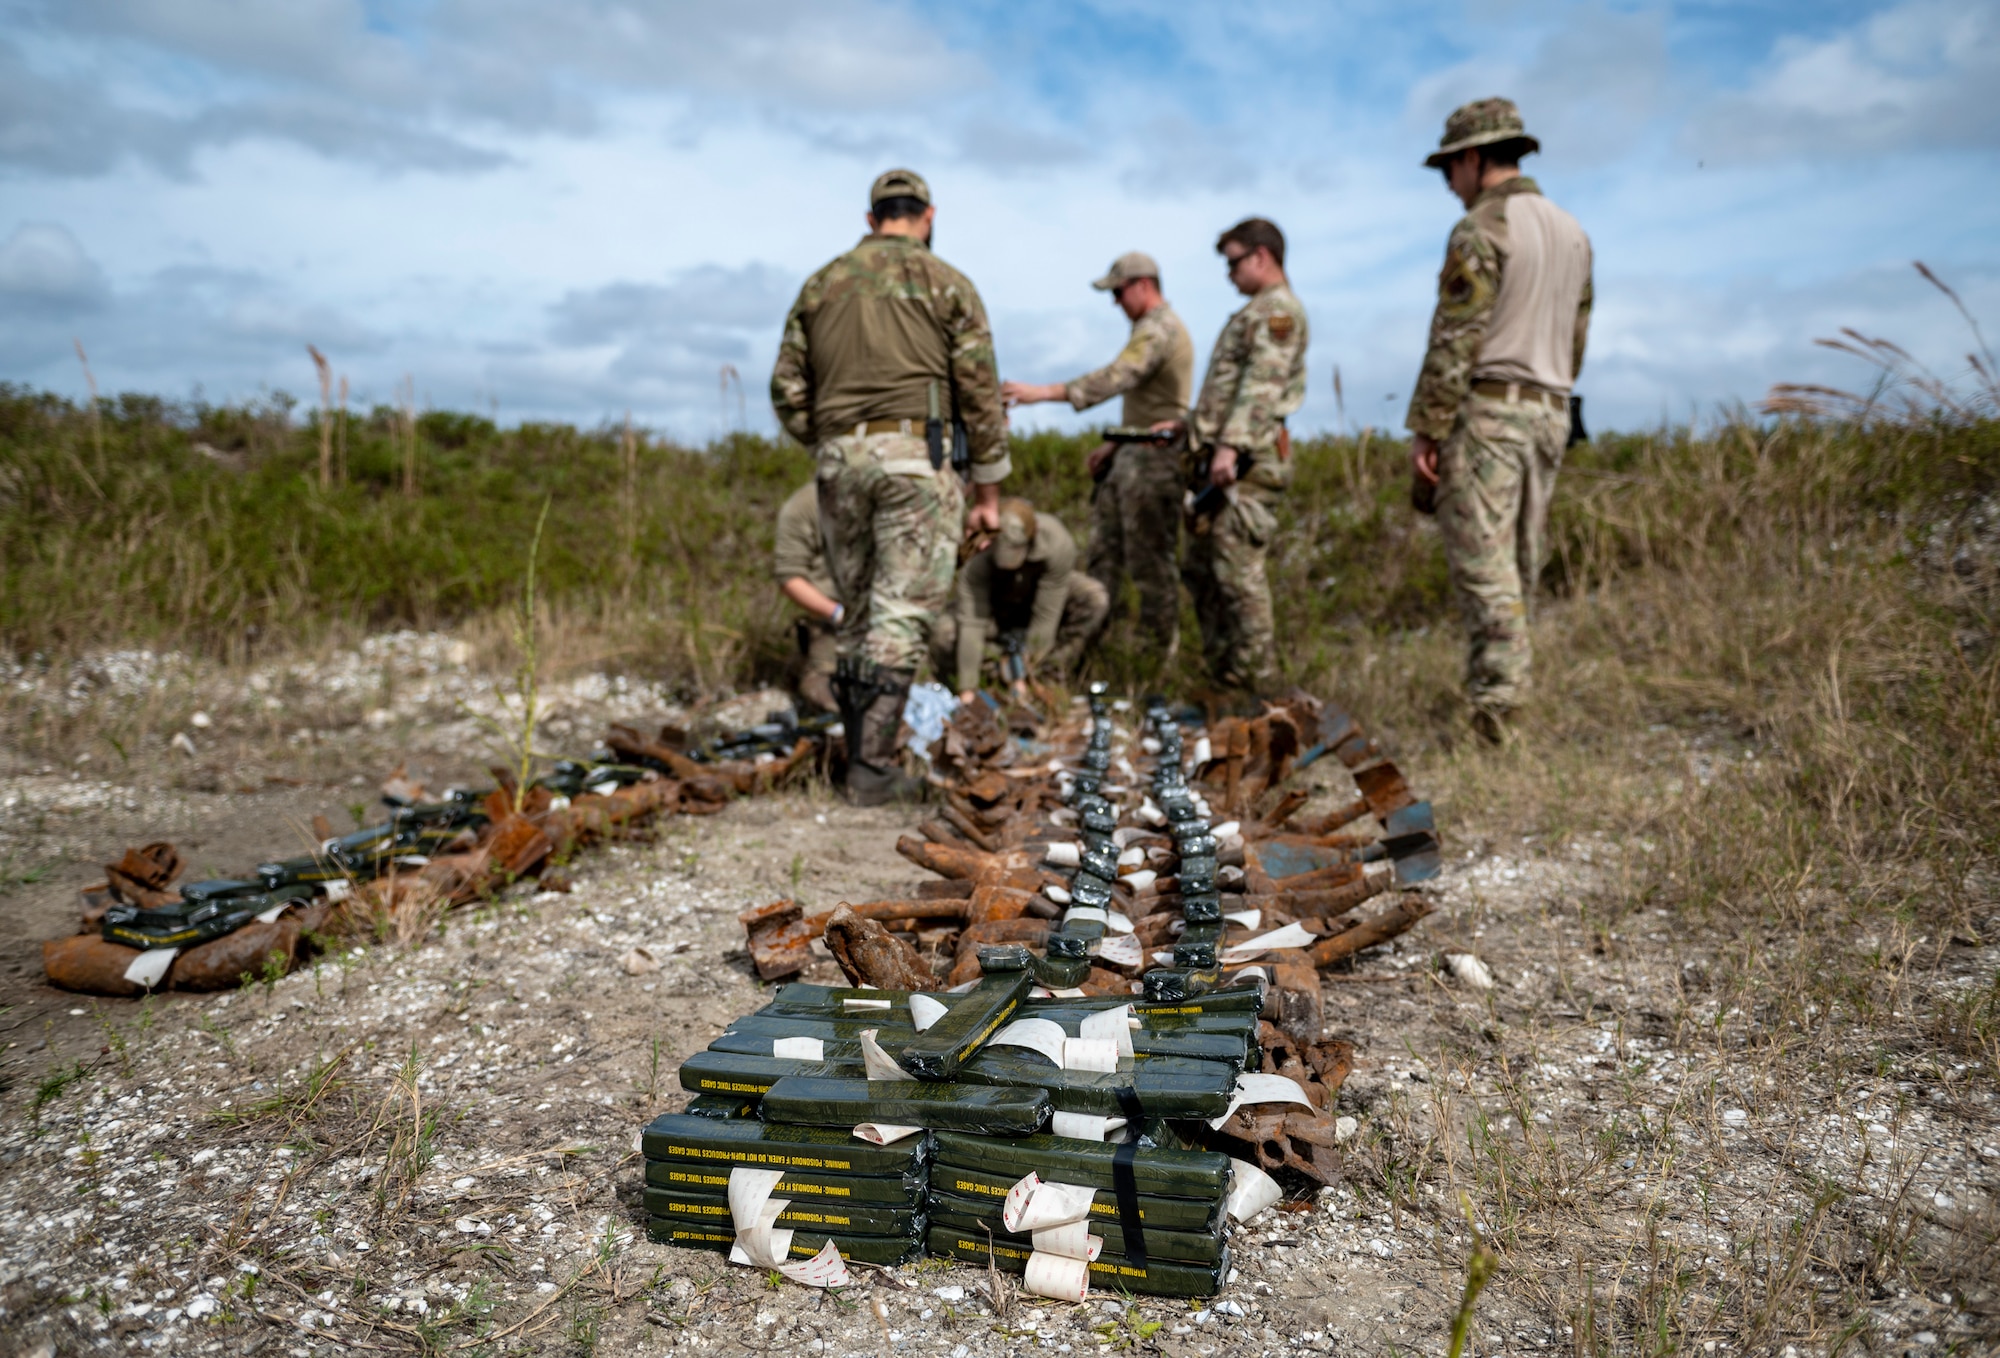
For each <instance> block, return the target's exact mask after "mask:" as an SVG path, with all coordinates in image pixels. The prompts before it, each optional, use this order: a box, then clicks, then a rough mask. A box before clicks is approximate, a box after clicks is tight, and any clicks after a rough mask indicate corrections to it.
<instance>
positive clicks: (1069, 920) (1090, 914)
mask: <svg viewBox="0 0 2000 1358" xmlns="http://www.w3.org/2000/svg"><path fill="white" fill-rule="evenodd" d="M1110 918H1111V917H1110V915H1109V913H1108V912H1106V910H1105V909H1104V907H1103V906H1100V905H1072V906H1071V907H1070V908H1069V909H1068V910H1065V911H1064V912H1063V917H1062V922H1063V923H1064V924H1076V923H1078V922H1083V923H1088V924H1107V923H1109V922H1110Z"/></svg>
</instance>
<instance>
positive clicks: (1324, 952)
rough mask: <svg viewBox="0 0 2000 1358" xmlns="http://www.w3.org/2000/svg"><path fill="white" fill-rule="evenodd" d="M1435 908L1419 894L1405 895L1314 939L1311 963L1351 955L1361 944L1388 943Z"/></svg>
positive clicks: (1324, 963)
mask: <svg viewBox="0 0 2000 1358" xmlns="http://www.w3.org/2000/svg"><path fill="white" fill-rule="evenodd" d="M1435 908H1436V907H1435V906H1433V905H1432V903H1431V902H1430V901H1428V900H1426V899H1425V898H1424V897H1422V896H1418V895H1414V894H1412V895H1407V896H1405V897H1404V898H1403V899H1402V900H1401V901H1399V902H1397V903H1396V904H1395V905H1393V906H1391V907H1390V908H1389V909H1387V910H1385V911H1383V912H1382V913H1381V914H1379V915H1374V916H1371V917H1369V918H1368V919H1365V920H1363V921H1361V922H1360V923H1359V924H1356V925H1355V926H1354V927H1353V928H1351V929H1343V930H1342V931H1341V932H1339V933H1337V934H1334V935H1332V936H1331V937H1329V938H1323V939H1321V940H1320V941H1319V942H1318V943H1315V944H1314V945H1313V947H1312V949H1311V952H1312V960H1313V965H1314V966H1316V967H1326V966H1331V965H1333V964H1334V963H1335V962H1338V961H1340V960H1341V959H1342V958H1343V957H1352V956H1354V954H1356V953H1358V952H1360V951H1361V950H1362V949H1364V948H1372V947H1374V946H1375V945H1376V944H1378V943H1387V942H1388V941H1389V940H1390V939H1392V938H1394V937H1396V935H1398V934H1400V933H1402V932H1404V931H1405V930H1407V929H1409V928H1410V927H1411V926H1412V925H1414V924H1415V923H1416V922H1417V921H1418V920H1420V919H1422V918H1423V917H1424V916H1426V915H1428V914H1430V913H1431V911H1432V910H1433V909H1435Z"/></svg>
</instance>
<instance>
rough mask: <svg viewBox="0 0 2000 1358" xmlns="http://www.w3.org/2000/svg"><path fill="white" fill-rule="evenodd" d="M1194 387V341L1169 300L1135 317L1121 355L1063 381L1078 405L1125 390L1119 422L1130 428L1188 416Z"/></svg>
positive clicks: (1070, 400) (1089, 403) (1105, 399)
mask: <svg viewBox="0 0 2000 1358" xmlns="http://www.w3.org/2000/svg"><path fill="white" fill-rule="evenodd" d="M1193 389H1194V341H1193V340H1192V339H1190V338H1188V332H1187V327H1186V326H1185V325H1183V324H1181V318H1180V317H1179V316H1176V315H1175V314H1174V309H1173V308H1172V307H1170V306H1168V305H1167V304H1166V303H1165V302H1162V303H1160V304H1159V305H1158V306H1156V307H1154V308H1153V309H1152V310H1151V311H1149V312H1147V313H1146V314H1145V315H1143V316H1141V317H1140V318H1139V319H1138V320H1136V321H1134V322H1132V337H1131V338H1130V339H1128V340H1126V341H1125V347H1124V348H1123V349H1121V350H1120V351H1119V353H1118V357H1116V358H1114V359H1112V360H1111V361H1110V362H1109V363H1107V364H1105V365H1104V366H1103V367H1102V368H1099V369H1098V370H1097V371H1096V372H1093V373H1085V374H1084V375H1083V376H1082V377H1077V378H1072V379H1071V380H1070V381H1069V382H1067V383H1066V384H1064V394H1065V395H1067V396H1068V398H1069V403H1070V405H1071V406H1072V407H1073V408H1075V409H1077V410H1083V409H1086V408H1088V407H1090V406H1094V405H1096V404H1097V403H1098V402H1099V401H1108V400H1110V399H1111V398H1112V397H1113V396H1116V395H1118V394H1119V393H1120V392H1123V393H1124V395H1125V408H1124V409H1123V410H1122V411H1121V412H1120V413H1119V419H1118V423H1119V424H1121V425H1123V426H1124V427H1126V428H1128V429H1146V428H1150V427H1151V426H1153V425H1155V424H1158V423H1160V422H1161V421H1163V420H1184V419H1186V418H1187V408H1188V396H1189V394H1190V393H1191V392H1192V391H1193Z"/></svg>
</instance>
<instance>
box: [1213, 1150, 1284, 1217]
mask: <svg viewBox="0 0 2000 1358" xmlns="http://www.w3.org/2000/svg"><path fill="white" fill-rule="evenodd" d="M1229 1167H1230V1168H1231V1169H1232V1170H1234V1171H1235V1174H1234V1175H1233V1176H1232V1177H1231V1179H1230V1186H1229V1197H1228V1198H1227V1199H1226V1200H1225V1201H1224V1203H1223V1210H1224V1211H1226V1212H1228V1213H1229V1215H1230V1216H1231V1217H1232V1218H1234V1219H1235V1220H1237V1221H1248V1220H1249V1219H1250V1218H1251V1217H1254V1216H1256V1215H1257V1214H1258V1213H1259V1212H1261V1211H1263V1210H1264V1209H1265V1208H1266V1207H1269V1206H1270V1205H1271V1204H1272V1203H1274V1202H1276V1201H1277V1200H1278V1199H1279V1198H1281V1197H1283V1196H1284V1195H1285V1191H1284V1190H1283V1189H1282V1188H1279V1187H1278V1181H1277V1180H1276V1179H1273V1178H1272V1177H1271V1176H1270V1175H1268V1174H1266V1173H1265V1172H1264V1171H1263V1170H1261V1169H1259V1168H1257V1166H1255V1165H1253V1164H1251V1163H1250V1162H1249V1161H1248V1160H1238V1159H1236V1158H1235V1157H1234V1156H1231V1157H1230V1160H1229Z"/></svg>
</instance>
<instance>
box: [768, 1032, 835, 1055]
mask: <svg viewBox="0 0 2000 1358" xmlns="http://www.w3.org/2000/svg"><path fill="white" fill-rule="evenodd" d="M771 1055H773V1056H782V1057H785V1058H787V1059H788V1060H792V1061H824V1060H826V1039H825V1038H819V1037H774V1038H772V1039H771Z"/></svg>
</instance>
